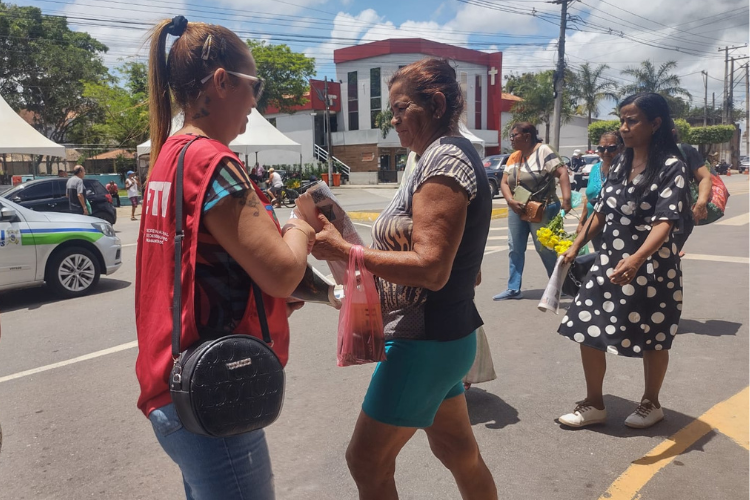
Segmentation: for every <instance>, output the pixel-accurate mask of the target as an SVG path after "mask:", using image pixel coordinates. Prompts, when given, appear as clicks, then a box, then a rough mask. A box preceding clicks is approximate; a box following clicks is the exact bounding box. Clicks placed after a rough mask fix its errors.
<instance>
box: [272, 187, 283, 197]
mask: <svg viewBox="0 0 750 500" xmlns="http://www.w3.org/2000/svg"><path fill="white" fill-rule="evenodd" d="M269 191H271V192H272V193H273V195H274V196H278V195H279V193H280V192H281V186H279V187H272V188H271V189H269Z"/></svg>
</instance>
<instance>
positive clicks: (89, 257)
mask: <svg viewBox="0 0 750 500" xmlns="http://www.w3.org/2000/svg"><path fill="white" fill-rule="evenodd" d="M100 275H101V271H100V270H99V263H98V261H97V259H96V257H94V255H93V254H92V253H91V252H90V251H89V250H86V249H85V248H81V247H67V248H64V249H62V250H60V251H59V252H56V253H55V254H54V255H52V257H50V261H49V263H48V264H47V284H48V285H49V286H50V287H51V288H52V289H53V290H54V292H55V293H56V294H58V295H60V296H61V297H64V298H73V297H80V296H82V295H85V294H87V293H89V292H90V291H91V289H92V288H93V287H94V286H96V284H97V283H98V282H99V276H100Z"/></svg>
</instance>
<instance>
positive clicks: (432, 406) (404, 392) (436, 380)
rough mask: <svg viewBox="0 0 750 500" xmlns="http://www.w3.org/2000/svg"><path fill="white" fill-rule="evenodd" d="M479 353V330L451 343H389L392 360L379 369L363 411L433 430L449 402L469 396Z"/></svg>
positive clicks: (398, 423)
mask: <svg viewBox="0 0 750 500" xmlns="http://www.w3.org/2000/svg"><path fill="white" fill-rule="evenodd" d="M476 351H477V335H476V332H472V333H471V334H469V335H467V336H466V337H463V338H461V339H458V340H452V341H449V342H439V341H436V340H405V339H395V340H389V341H387V342H386V343H385V352H386V358H387V361H384V362H381V363H378V366H377V367H376V368H375V373H373V375H372V380H371V381H370V387H368V389H367V394H366V395H365V401H364V403H362V411H364V412H365V414H366V415H367V416H368V417H370V418H372V419H374V420H377V421H378V422H381V423H384V424H389V425H395V426H398V427H418V428H426V427H430V426H431V425H432V422H433V420H434V419H435V414H437V411H438V408H440V405H441V404H442V403H443V401H445V400H446V399H450V398H452V397H455V396H459V395H461V394H462V393H463V392H464V385H463V378H464V376H465V375H466V374H467V373H468V372H469V369H470V368H471V365H472V364H473V363H474V356H475V355H476Z"/></svg>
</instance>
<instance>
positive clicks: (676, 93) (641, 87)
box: [620, 60, 693, 99]
mask: <svg viewBox="0 0 750 500" xmlns="http://www.w3.org/2000/svg"><path fill="white" fill-rule="evenodd" d="M675 68H677V63H676V62H675V61H668V62H665V63H664V64H662V65H661V66H659V69H658V70H657V69H656V67H655V66H654V63H652V62H651V61H650V60H645V61H643V62H642V63H641V65H640V66H631V67H629V68H626V69H624V70H622V72H621V73H622V74H623V75H628V76H632V77H633V78H635V82H633V83H631V84H629V85H625V86H624V87H621V88H620V95H621V96H623V97H625V96H628V95H631V94H637V93H638V92H654V93H656V94H661V95H663V96H664V97H671V98H679V97H687V98H688V99H691V98H692V97H693V96H692V95H690V92H688V90H687V89H686V88H684V87H681V86H680V77H679V76H677V75H673V74H671V73H670V71H672V70H673V69H675Z"/></svg>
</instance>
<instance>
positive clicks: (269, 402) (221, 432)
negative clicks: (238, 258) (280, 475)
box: [169, 138, 284, 437]
mask: <svg viewBox="0 0 750 500" xmlns="http://www.w3.org/2000/svg"><path fill="white" fill-rule="evenodd" d="M196 140H197V138H196V139H193V140H192V141H190V142H189V143H187V144H186V145H185V147H184V148H183V149H182V151H181V152H180V156H179V158H178V160H177V173H176V176H175V177H176V179H175V184H176V185H175V189H176V193H175V203H176V206H175V216H176V231H175V247H174V265H175V275H174V276H175V277H174V301H173V305H172V358H173V359H174V366H173V367H172V373H171V375H170V377H169V379H170V384H169V390H170V393H171V395H172V402H173V403H174V406H175V409H176V410H177V416H178V417H179V419H180V421H181V422H182V425H183V426H184V427H185V429H187V430H188V431H190V432H193V433H195V434H200V435H203V436H210V437H230V436H236V435H238V434H243V433H246V432H250V431H254V430H257V429H261V428H263V427H266V426H268V425H270V424H272V423H273V422H274V421H275V420H276V419H277V418H278V417H279V414H280V413H281V407H282V405H283V403H284V368H283V367H282V366H281V362H280V361H279V358H278V357H277V356H276V354H275V353H274V352H273V350H272V349H271V346H273V341H272V340H271V335H270V333H269V331H268V321H267V320H266V311H265V308H264V306H263V295H262V292H261V290H260V288H259V287H258V285H256V284H255V283H253V284H252V290H253V296H254V297H255V304H256V307H257V309H258V319H259V321H260V327H261V331H262V332H263V340H262V341H261V340H260V339H257V338H255V337H253V336H250V335H226V336H222V337H219V338H216V339H212V340H205V341H203V342H200V343H198V344H196V345H195V346H192V347H190V348H189V349H187V350H186V351H185V352H182V353H181V352H180V333H181V331H182V240H183V237H184V232H183V229H182V174H183V169H184V160H185V152H186V151H187V148H188V147H189V146H190V145H191V144H192V143H193V142H195V141H196Z"/></svg>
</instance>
